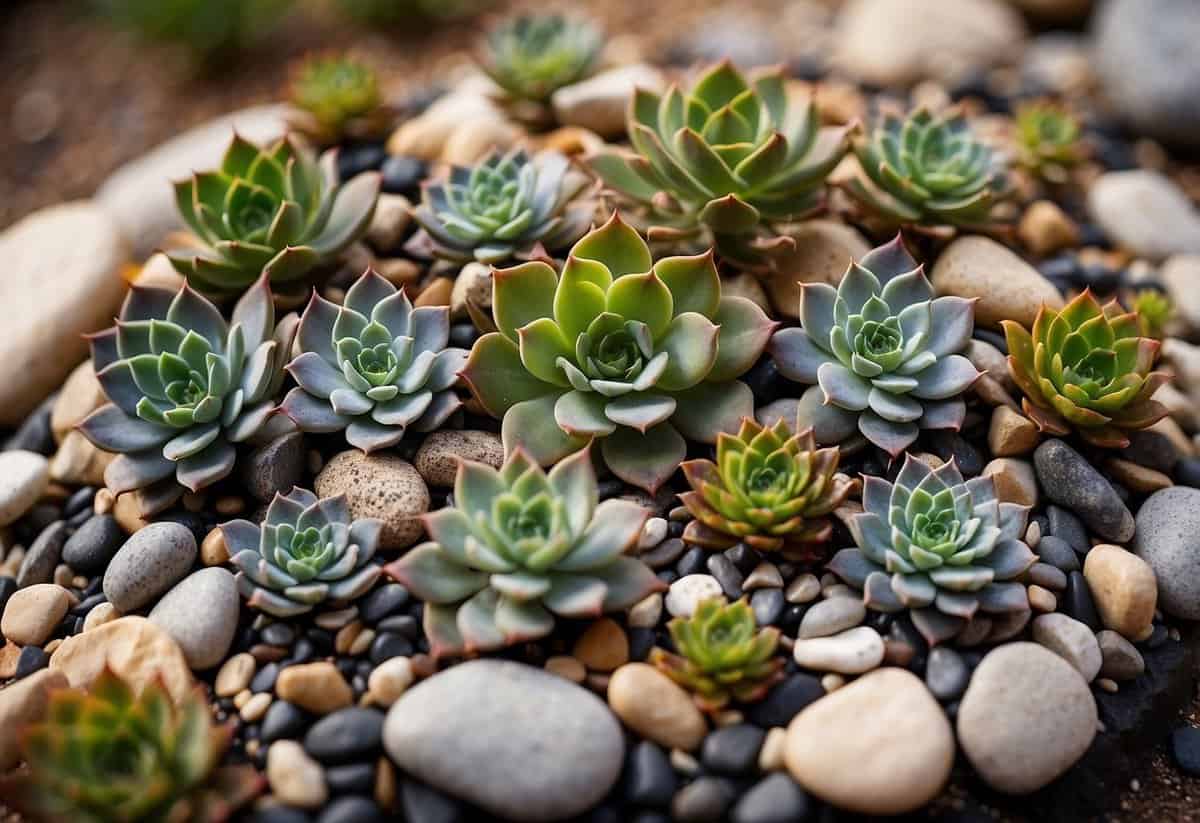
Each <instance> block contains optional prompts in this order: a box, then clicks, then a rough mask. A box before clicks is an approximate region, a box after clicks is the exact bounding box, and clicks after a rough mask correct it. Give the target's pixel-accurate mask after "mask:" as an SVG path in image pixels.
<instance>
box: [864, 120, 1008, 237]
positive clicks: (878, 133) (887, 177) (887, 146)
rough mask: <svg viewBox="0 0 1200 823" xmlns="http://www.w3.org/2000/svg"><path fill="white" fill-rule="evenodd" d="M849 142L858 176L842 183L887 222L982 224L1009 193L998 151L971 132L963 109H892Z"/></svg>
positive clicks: (939, 225) (912, 224)
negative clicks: (903, 113)
mask: <svg viewBox="0 0 1200 823" xmlns="http://www.w3.org/2000/svg"><path fill="white" fill-rule="evenodd" d="M853 142H854V153H855V154H856V155H857V156H858V161H859V165H860V166H861V167H862V171H863V176H859V177H854V178H852V179H851V180H850V181H849V182H848V183H847V184H846V190H847V191H848V192H849V194H850V195H851V196H852V197H853V198H854V199H855V200H857V201H858V204H859V205H860V206H861V207H862V208H863V209H865V210H866V211H867V212H869V213H870V214H872V215H873V216H875V217H876V218H879V219H881V220H883V221H884V222H887V223H890V224H893V225H902V226H909V225H911V226H925V227H944V226H957V227H984V226H988V225H990V224H991V223H993V222H994V221H993V219H992V210H993V208H994V207H995V205H996V203H997V202H999V201H1000V200H1001V199H1003V198H1004V197H1005V196H1007V183H1006V181H1005V176H1004V172H1005V168H1004V162H1003V160H1002V158H1001V157H1000V155H999V154H998V153H996V152H993V151H992V149H991V148H989V147H988V146H987V145H986V144H985V143H983V142H981V141H979V140H977V139H976V138H975V137H974V135H973V134H972V133H971V129H970V126H969V125H968V124H967V120H966V118H965V117H963V115H962V113H961V112H958V111H951V112H948V113H945V114H936V115H935V114H931V113H930V112H929V111H927V110H926V109H923V108H919V109H916V110H915V111H913V112H912V113H911V114H909V115H908V116H907V117H905V118H903V119H901V118H899V117H897V116H896V115H894V114H890V113H889V114H886V115H884V117H883V120H882V122H880V123H879V124H878V125H877V126H875V127H874V128H873V129H872V130H870V131H868V132H866V133H865V134H861V135H859V136H858V137H856V138H855V139H854V141H853Z"/></svg>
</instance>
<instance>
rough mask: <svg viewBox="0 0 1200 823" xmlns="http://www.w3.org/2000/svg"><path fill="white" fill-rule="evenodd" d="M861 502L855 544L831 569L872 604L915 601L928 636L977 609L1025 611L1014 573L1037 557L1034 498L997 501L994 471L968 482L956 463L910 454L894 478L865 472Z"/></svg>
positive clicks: (853, 527)
mask: <svg viewBox="0 0 1200 823" xmlns="http://www.w3.org/2000/svg"><path fill="white" fill-rule="evenodd" d="M862 502H863V509H864V511H863V512H862V513H861V514H856V515H854V516H853V517H852V518H851V520H850V523H849V526H850V532H851V534H853V535H854V542H855V543H857V544H858V548H856V549H843V550H842V551H840V552H838V553H837V555H835V556H834V558H833V560H832V561H831V562H830V564H829V570H830V571H832V572H833V573H834V574H836V575H837V576H838V577H840V578H842V580H844V581H845V582H846V583H848V584H849V585H851V586H854V587H855V588H858V589H862V590H863V600H864V602H865V603H866V605H867V606H868V607H869V608H871V609H875V610H877V611H882V612H896V611H902V610H904V609H911V610H912V619H913V623H914V625H915V626H916V627H917V629H918V630H919V631H920V632H921V634H922V635H924V637H925V638H926V639H927V640H928V641H929V642H930V644H931V645H932V644H935V643H938V642H941V641H943V640H946V639H948V638H949V637H952V636H954V635H955V634H956V633H957V632H958V631H960V630H961V629H962V627H963V626H964V625H965V623H966V621H967V620H970V619H971V618H972V617H974V616H975V615H976V613H977V612H982V613H984V614H987V615H992V616H996V615H1005V614H1020V613H1023V612H1024V613H1027V612H1028V611H1029V600H1028V597H1027V595H1026V594H1025V587H1024V586H1023V585H1021V584H1020V583H1017V582H1013V581H1014V580H1015V578H1017V577H1019V576H1020V575H1021V574H1023V573H1024V572H1025V570H1026V569H1028V568H1029V567H1030V566H1032V565H1033V563H1034V561H1036V560H1037V558H1036V557H1035V556H1034V554H1033V552H1031V551H1030V550H1029V547H1028V546H1026V545H1025V544H1024V543H1023V542H1022V541H1021V537H1022V536H1023V535H1024V534H1025V524H1026V521H1027V519H1028V517H1029V507H1028V506H1021V505H1018V504H1016V503H1002V502H1000V501H998V500H997V499H996V490H995V486H994V484H993V481H992V478H991V477H976V478H972V479H971V480H966V481H964V480H963V477H962V473H961V472H959V470H958V466H957V465H955V464H954V463H953V462H950V463H943V464H942V465H941V466H939V467H938V468H936V469H931V468H930V467H929V466H927V465H926V464H925V463H923V462H922V461H921V460H919V459H917V458H915V457H913V456H912V455H908V456H906V457H905V459H904V465H903V467H901V469H900V473H899V475H898V476H897V477H896V482H895V483H894V484H892V483H888V482H887V481H886V480H883V479H882V478H879V477H874V476H870V475H867V476H865V477H864V478H863V499H862Z"/></svg>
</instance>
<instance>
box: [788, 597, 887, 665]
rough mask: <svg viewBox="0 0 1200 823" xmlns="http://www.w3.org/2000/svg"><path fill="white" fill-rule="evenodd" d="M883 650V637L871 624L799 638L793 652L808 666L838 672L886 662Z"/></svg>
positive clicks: (796, 658)
mask: <svg viewBox="0 0 1200 823" xmlns="http://www.w3.org/2000/svg"><path fill="white" fill-rule="evenodd" d="M846 599H849V598H846ZM883 653H884V646H883V638H882V637H880V636H879V632H877V631H875V630H874V629H872V628H871V627H870V626H859V627H858V628H856V629H849V630H847V631H844V632H840V633H838V634H835V635H833V636H831V637H814V638H811V639H808V640H797V641H796V644H795V647H794V649H793V650H792V656H793V657H794V658H795V660H796V662H797V663H799V664H800V665H801V666H803V667H804V668H806V669H813V670H814V671H820V672H837V673H838V674H862V673H863V672H868V671H870V670H871V669H874V668H875V667H877V666H878V665H879V664H880V663H882V662H883Z"/></svg>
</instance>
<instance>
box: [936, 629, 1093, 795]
mask: <svg viewBox="0 0 1200 823" xmlns="http://www.w3.org/2000/svg"><path fill="white" fill-rule="evenodd" d="M1096 721H1097V715H1096V701H1095V700H1094V699H1093V698H1092V693H1091V691H1090V690H1089V689H1088V684H1087V683H1086V682H1085V681H1084V679H1083V676H1082V675H1081V674H1080V673H1079V672H1078V671H1077V670H1076V669H1075V667H1074V666H1072V665H1071V664H1070V663H1068V662H1067V661H1066V660H1064V659H1063V658H1061V657H1059V656H1058V655H1057V654H1055V653H1054V652H1052V651H1049V650H1047V649H1044V648H1042V647H1041V646H1039V645H1038V644H1036V643H1009V644H1008V645H1006V646H1000V647H999V648H997V649H995V650H993V651H991V652H989V653H988V655H987V656H986V657H984V658H983V662H981V663H980V664H979V666H978V667H977V668H976V669H975V673H974V674H973V675H972V677H971V684H970V685H969V686H967V692H966V694H964V695H963V698H962V702H961V703H960V705H959V709H958V740H959V743H960V744H961V745H962V748H963V751H964V752H966V755H967V758H968V759H969V760H970V761H971V764H972V765H973V766H974V767H975V771H977V772H978V773H979V775H980V776H981V777H982V778H983V779H984V780H985V781H987V783H988V785H990V786H991V787H992V788H994V789H996V790H997V791H1001V792H1005V793H1008V794H1028V793H1030V792H1034V791H1037V790H1038V789H1040V788H1041V787H1042V786H1045V785H1046V784H1047V783H1049V782H1050V781H1052V780H1054V779H1055V778H1056V777H1058V776H1059V775H1060V774H1062V773H1063V772H1065V771H1066V770H1067V769H1069V768H1070V767H1071V766H1072V765H1074V763H1075V761H1077V760H1078V759H1079V758H1080V757H1082V756H1083V753H1084V752H1086V751H1087V748H1088V746H1090V745H1091V743H1092V738H1093V737H1095V736H1096Z"/></svg>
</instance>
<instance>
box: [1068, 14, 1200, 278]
mask: <svg viewBox="0 0 1200 823" xmlns="http://www.w3.org/2000/svg"><path fill="white" fill-rule="evenodd" d="M1197 16H1198V17H1200V15H1197ZM1087 203H1088V211H1089V212H1091V215H1092V219H1094V220H1095V221H1096V222H1097V223H1099V224H1100V227H1101V228H1102V229H1104V233H1105V234H1107V235H1108V236H1109V237H1110V238H1112V239H1113V240H1114V241H1115V242H1116V243H1117V244H1118V245H1120V246H1122V247H1123V248H1126V249H1128V250H1129V251H1131V252H1133V253H1134V254H1136V255H1139V256H1141V257H1147V258H1150V259H1151V260H1161V259H1162V258H1164V257H1169V256H1171V255H1173V254H1200V211H1197V210H1196V207H1195V206H1193V205H1192V202H1191V200H1189V199H1188V196H1187V195H1186V194H1184V193H1183V190H1182V189H1180V188H1179V186H1177V185H1176V184H1175V183H1173V182H1172V181H1171V180H1169V179H1168V178H1167V177H1165V176H1164V175H1163V174H1161V173H1160V172H1156V171H1146V170H1143V169H1137V170H1133V171H1113V172H1109V173H1108V174H1104V175H1101V176H1100V177H1099V178H1098V179H1097V180H1096V182H1094V183H1092V187H1091V188H1090V189H1089V190H1088V201H1087Z"/></svg>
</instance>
